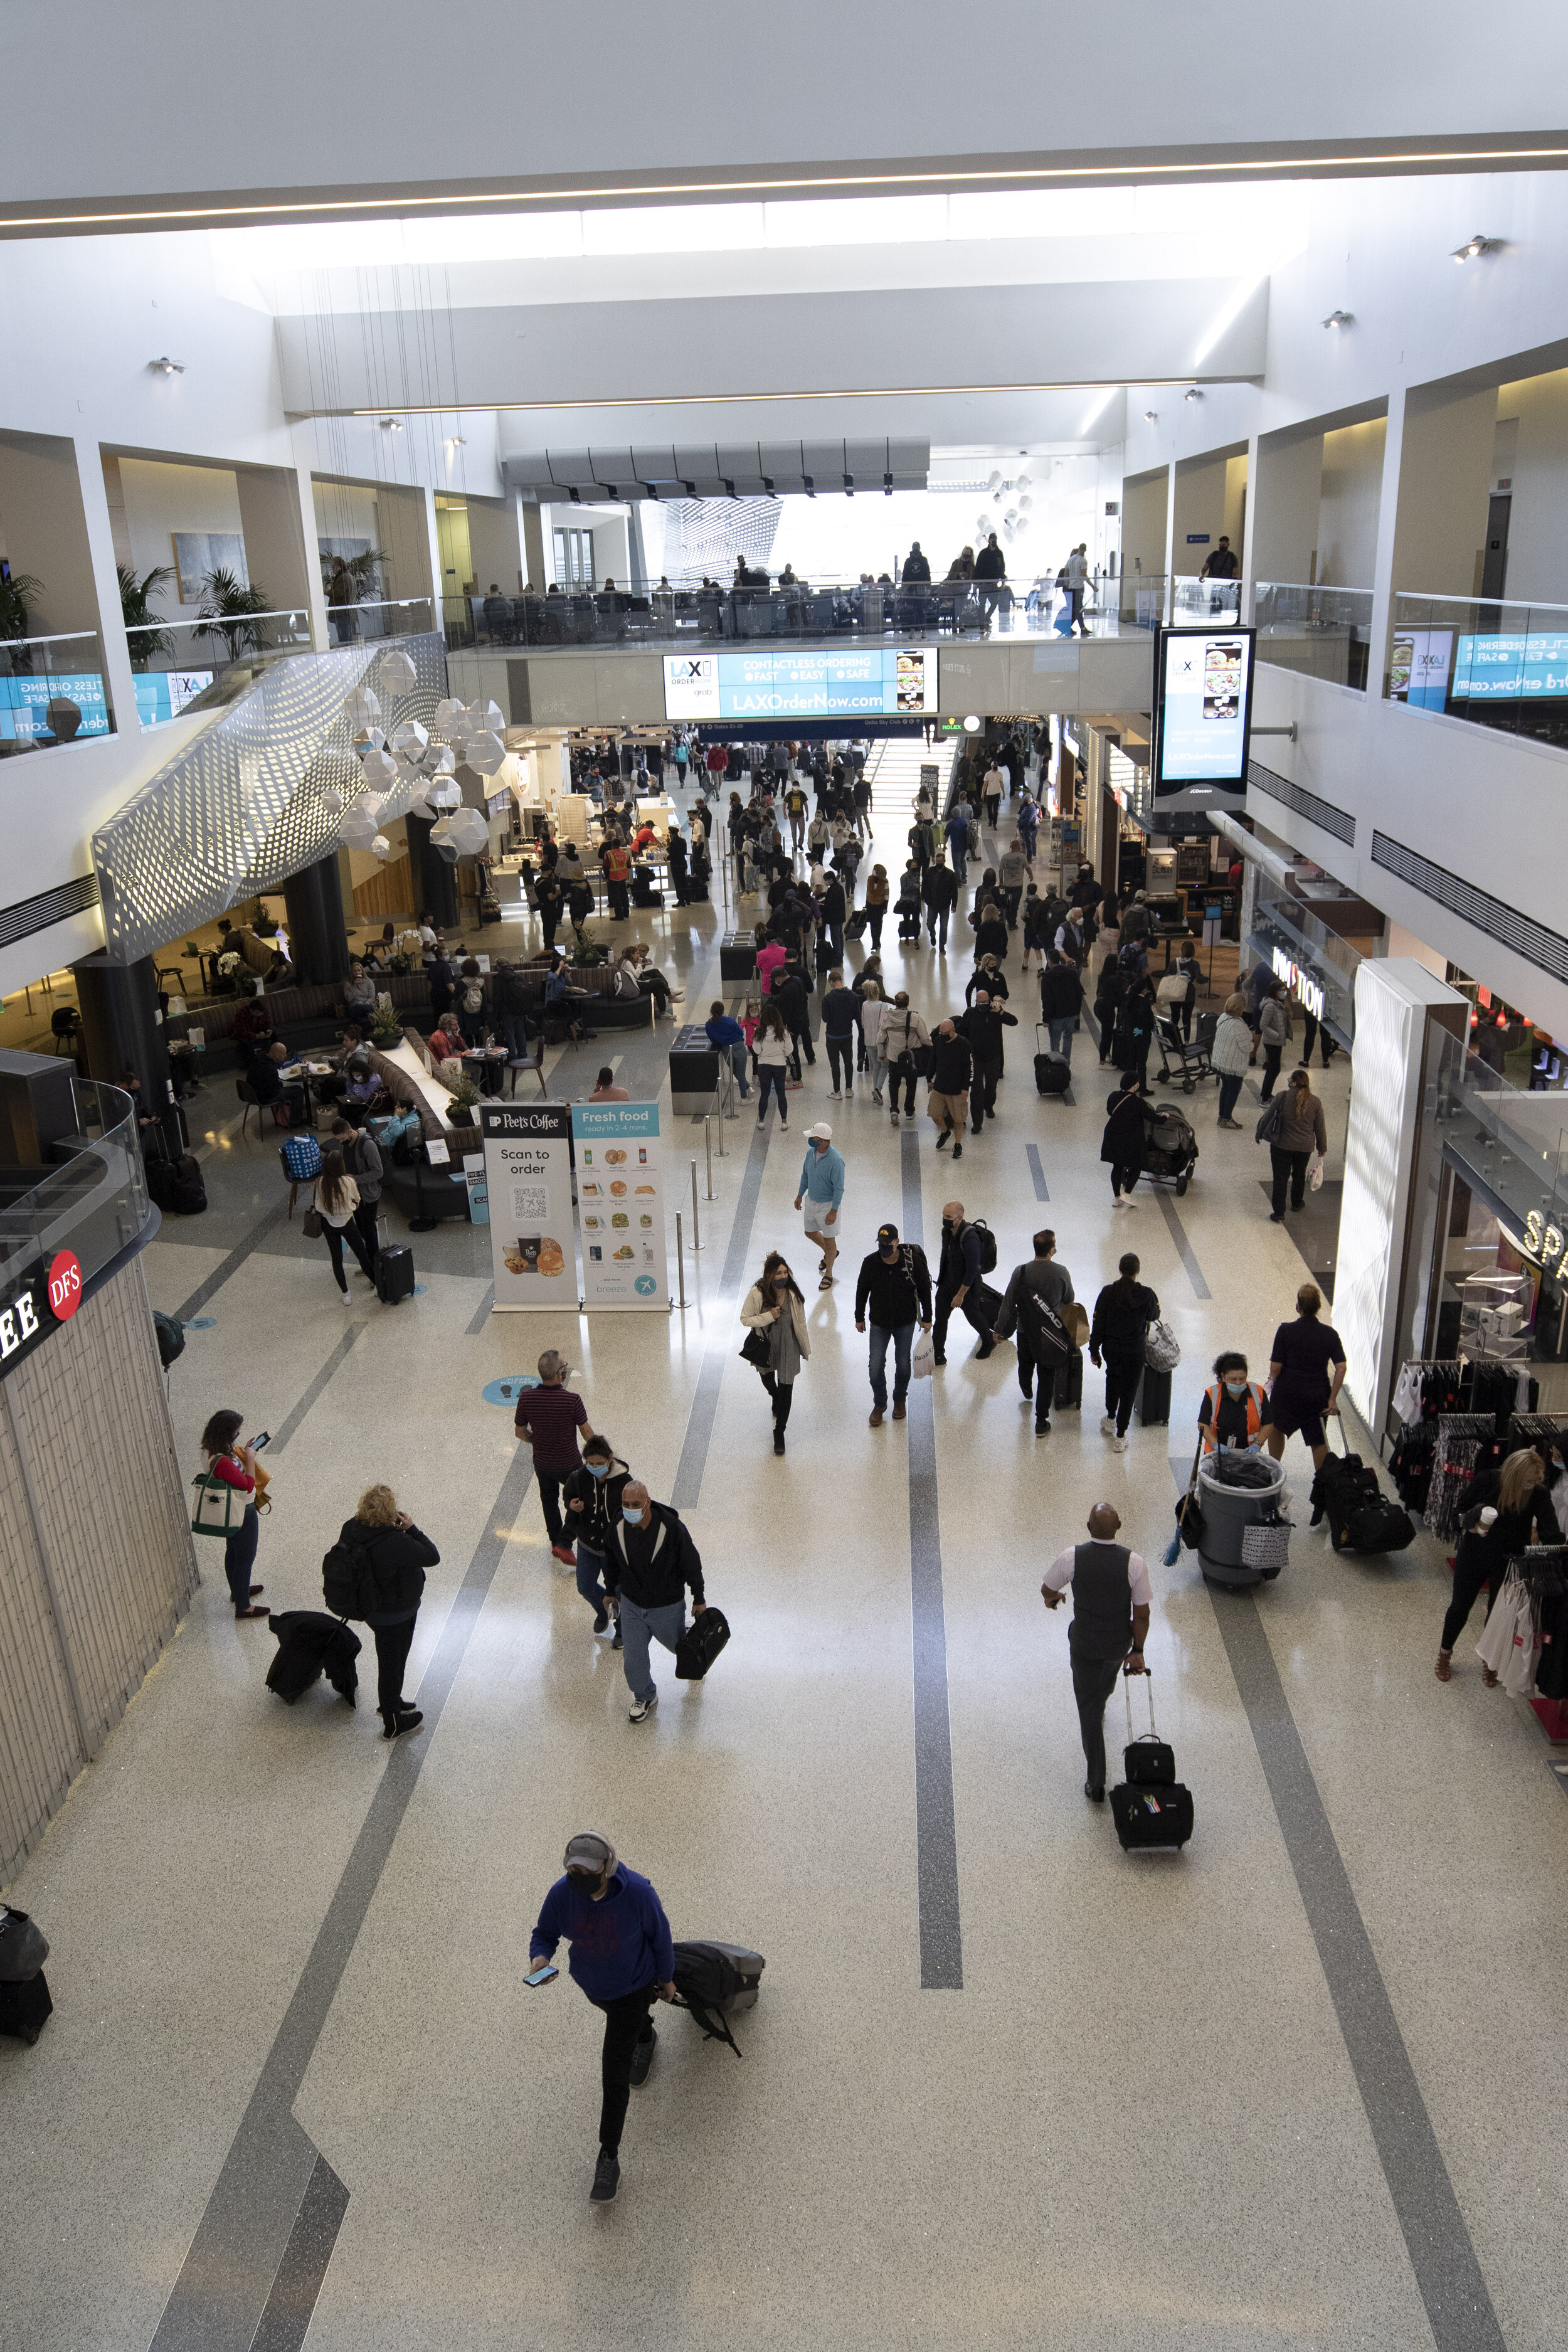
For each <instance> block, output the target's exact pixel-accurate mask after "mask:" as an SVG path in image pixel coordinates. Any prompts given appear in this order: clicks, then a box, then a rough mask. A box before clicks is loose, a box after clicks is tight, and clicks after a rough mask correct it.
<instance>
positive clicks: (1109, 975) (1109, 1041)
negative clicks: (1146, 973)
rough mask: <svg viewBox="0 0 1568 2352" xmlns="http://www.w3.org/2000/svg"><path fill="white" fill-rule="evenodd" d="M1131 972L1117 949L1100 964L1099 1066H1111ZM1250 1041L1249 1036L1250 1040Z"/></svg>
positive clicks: (1096, 1001)
mask: <svg viewBox="0 0 1568 2352" xmlns="http://www.w3.org/2000/svg"><path fill="white" fill-rule="evenodd" d="M1128 978H1129V975H1128V973H1127V972H1126V971H1123V970H1122V967H1121V959H1120V957H1119V956H1118V955H1117V953H1116V951H1115V950H1114V949H1112V950H1111V952H1110V954H1109V955H1108V956H1107V957H1106V959H1105V961H1104V962H1103V963H1102V964H1101V965H1100V977H1099V979H1098V980H1097V981H1096V982H1095V984H1094V1025H1095V1027H1096V1028H1097V1029H1098V1030H1099V1032H1100V1068H1101V1069H1102V1070H1103V1069H1106V1068H1108V1067H1109V1066H1110V1061H1111V1059H1112V1056H1113V1055H1114V1054H1115V1052H1116V1032H1117V1030H1118V1029H1119V1028H1120V1026H1121V1001H1122V999H1123V997H1124V996H1125V995H1126V993H1127V983H1128ZM1249 1042H1250V1040H1249Z"/></svg>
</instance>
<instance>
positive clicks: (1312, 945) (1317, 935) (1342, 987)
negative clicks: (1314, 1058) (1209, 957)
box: [1247, 868, 1362, 1046]
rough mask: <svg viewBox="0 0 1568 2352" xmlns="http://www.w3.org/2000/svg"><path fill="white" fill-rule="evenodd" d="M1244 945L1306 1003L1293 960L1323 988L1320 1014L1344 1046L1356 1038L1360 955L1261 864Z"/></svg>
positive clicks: (1298, 968)
mask: <svg viewBox="0 0 1568 2352" xmlns="http://www.w3.org/2000/svg"><path fill="white" fill-rule="evenodd" d="M1247 946H1248V947H1249V948H1251V949H1252V950H1253V951H1254V953H1255V954H1258V955H1260V956H1262V957H1264V958H1265V959H1266V961H1268V963H1269V964H1270V965H1271V966H1272V968H1273V971H1274V972H1275V973H1276V975H1277V977H1278V978H1279V979H1280V980H1282V981H1283V982H1285V984H1286V987H1287V989H1288V990H1289V991H1292V992H1294V994H1295V995H1296V997H1297V1000H1298V1002H1299V1003H1306V1002H1307V999H1306V997H1305V996H1304V995H1303V992H1302V991H1301V989H1300V986H1299V985H1298V984H1297V982H1296V981H1295V977H1294V975H1293V973H1292V971H1291V966H1292V965H1294V966H1295V967H1296V968H1297V970H1298V971H1300V973H1301V974H1303V975H1304V976H1305V977H1306V979H1307V980H1308V982H1310V984H1312V985H1315V986H1317V987H1319V988H1321V990H1322V992H1323V1007H1322V1013H1321V1018H1322V1019H1323V1020H1325V1021H1326V1022H1327V1023H1328V1025H1329V1028H1330V1029H1331V1032H1332V1034H1334V1035H1335V1036H1336V1037H1337V1038H1338V1039H1339V1040H1340V1042H1341V1044H1342V1045H1346V1046H1349V1045H1353V1044H1354V1042H1355V976H1356V974H1357V972H1358V971H1360V970H1361V966H1362V955H1361V950H1360V949H1359V948H1354V947H1352V945H1351V942H1350V941H1349V940H1347V939H1342V937H1341V936H1340V934H1339V932H1338V931H1332V930H1331V929H1329V926H1328V925H1327V923H1324V922H1321V921H1320V920H1319V919H1318V917H1317V916H1316V915H1313V914H1310V913H1309V912H1308V910H1307V908H1305V907H1303V906H1302V905H1301V903H1300V899H1297V898H1291V897H1290V895H1289V891H1287V890H1283V889H1281V888H1280V887H1279V885H1278V884H1277V883H1274V882H1270V881H1268V880H1266V879H1265V877H1264V876H1263V873H1262V869H1261V868H1259V870H1258V882H1257V897H1256V898H1255V900H1254V903H1253V910H1252V929H1251V930H1250V931H1249V932H1248V933H1247Z"/></svg>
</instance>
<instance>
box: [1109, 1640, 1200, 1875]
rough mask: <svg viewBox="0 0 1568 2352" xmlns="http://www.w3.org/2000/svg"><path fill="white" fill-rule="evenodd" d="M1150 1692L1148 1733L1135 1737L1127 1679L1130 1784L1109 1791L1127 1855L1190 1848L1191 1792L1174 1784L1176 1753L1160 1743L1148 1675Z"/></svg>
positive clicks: (1125, 1782) (1126, 1680)
mask: <svg viewBox="0 0 1568 2352" xmlns="http://www.w3.org/2000/svg"><path fill="white" fill-rule="evenodd" d="M1142 1679H1143V1681H1144V1682H1145V1683H1146V1684H1147V1685H1148V1690H1149V1728H1148V1730H1147V1731H1146V1732H1144V1733H1142V1734H1140V1735H1139V1736H1138V1737H1137V1738H1134V1737H1133V1732H1132V1694H1131V1690H1130V1689H1128V1687H1127V1686H1128V1684H1129V1683H1130V1682H1131V1675H1127V1674H1123V1675H1122V1677H1121V1687H1122V1692H1123V1695H1124V1696H1125V1697H1126V1700H1127V1746H1126V1748H1124V1749H1123V1750H1122V1763H1123V1769H1125V1771H1126V1774H1127V1778H1126V1780H1123V1781H1122V1783H1121V1786H1120V1788H1115V1789H1112V1790H1111V1791H1110V1811H1111V1817H1112V1819H1113V1820H1114V1822H1115V1823H1116V1834H1117V1836H1118V1838H1119V1839H1120V1840H1121V1845H1122V1849H1123V1851H1124V1852H1125V1853H1142V1852H1146V1851H1147V1852H1152V1851H1156V1850H1159V1849H1164V1850H1167V1851H1169V1850H1171V1849H1173V1848H1175V1847H1178V1846H1184V1845H1185V1844H1186V1842H1187V1840H1188V1839H1189V1838H1190V1837H1191V1836H1192V1833H1193V1792H1192V1790H1190V1789H1186V1788H1184V1787H1183V1786H1182V1783H1181V1782H1180V1781H1179V1780H1177V1778H1176V1759H1175V1754H1174V1751H1173V1749H1172V1748H1169V1747H1167V1746H1166V1744H1165V1742H1164V1741H1163V1739H1162V1738H1161V1737H1160V1734H1159V1731H1158V1729H1157V1727H1156V1726H1155V1722H1154V1681H1153V1677H1152V1675H1150V1674H1148V1673H1147V1672H1145V1674H1144V1675H1143V1677H1142Z"/></svg>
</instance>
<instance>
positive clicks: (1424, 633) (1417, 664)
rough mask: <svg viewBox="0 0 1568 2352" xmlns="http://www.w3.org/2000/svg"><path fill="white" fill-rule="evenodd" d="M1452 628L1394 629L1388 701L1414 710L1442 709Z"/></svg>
mask: <svg viewBox="0 0 1568 2352" xmlns="http://www.w3.org/2000/svg"><path fill="white" fill-rule="evenodd" d="M1453 658H1454V632H1453V630H1452V629H1395V630H1394V644H1393V646H1392V648H1391V649H1390V652H1389V656H1388V698H1389V700H1390V701H1391V702H1406V703H1411V704H1414V706H1415V709H1417V710H1441V709H1442V708H1443V706H1444V704H1445V703H1446V702H1447V698H1448V666H1449V664H1450V663H1451V662H1452V660H1453Z"/></svg>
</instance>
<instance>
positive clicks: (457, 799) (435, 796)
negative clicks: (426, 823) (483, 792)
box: [425, 776, 463, 809]
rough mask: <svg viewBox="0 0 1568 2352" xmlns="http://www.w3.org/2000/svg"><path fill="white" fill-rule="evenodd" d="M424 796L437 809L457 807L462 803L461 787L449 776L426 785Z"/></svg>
mask: <svg viewBox="0 0 1568 2352" xmlns="http://www.w3.org/2000/svg"><path fill="white" fill-rule="evenodd" d="M425 796H426V800H428V801H429V802H430V803H431V804H432V806H434V807H436V808H438V809H458V808H461V807H462V805H463V788H462V786H461V785H460V784H458V783H455V782H453V780H452V778H451V777H450V776H448V777H447V778H446V779H445V781H444V782H441V783H437V784H430V785H428V786H427V787H426V795H425Z"/></svg>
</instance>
